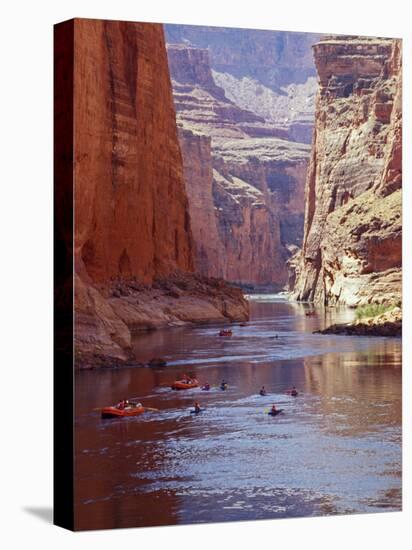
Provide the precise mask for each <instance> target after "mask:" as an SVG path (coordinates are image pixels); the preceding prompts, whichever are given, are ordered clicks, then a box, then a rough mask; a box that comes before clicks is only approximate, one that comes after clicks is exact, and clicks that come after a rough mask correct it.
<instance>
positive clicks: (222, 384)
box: [220, 380, 227, 391]
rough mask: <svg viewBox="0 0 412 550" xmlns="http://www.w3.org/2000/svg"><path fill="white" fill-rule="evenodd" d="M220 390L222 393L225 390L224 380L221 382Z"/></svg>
mask: <svg viewBox="0 0 412 550" xmlns="http://www.w3.org/2000/svg"><path fill="white" fill-rule="evenodd" d="M220 389H221V390H222V391H226V390H227V383H226V382H225V380H222V383H221V384H220Z"/></svg>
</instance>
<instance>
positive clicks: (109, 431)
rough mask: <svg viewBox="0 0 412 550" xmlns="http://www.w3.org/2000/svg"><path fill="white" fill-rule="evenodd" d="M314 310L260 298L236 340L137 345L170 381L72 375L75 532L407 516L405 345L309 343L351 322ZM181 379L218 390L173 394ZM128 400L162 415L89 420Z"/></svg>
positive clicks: (154, 339)
mask: <svg viewBox="0 0 412 550" xmlns="http://www.w3.org/2000/svg"><path fill="white" fill-rule="evenodd" d="M307 307H308V306H305V305H303V304H294V303H289V302H287V301H284V300H283V299H282V298H281V297H278V296H276V295H262V296H253V297H251V320H250V322H249V323H248V325H247V326H246V327H240V326H239V325H238V324H233V325H231V328H232V330H233V336H232V337H230V338H221V337H219V336H217V333H218V331H219V330H220V328H221V327H217V326H210V325H208V326H196V327H185V328H173V329H166V330H159V331H155V332H150V333H145V334H138V335H136V336H135V338H134V346H135V349H136V352H137V355H138V357H139V358H140V359H141V360H142V361H146V360H149V359H150V358H152V357H164V358H165V359H166V360H167V361H168V366H167V367H165V368H149V367H134V368H117V369H102V370H93V371H84V372H78V373H76V376H75V384H76V397H75V398H76V402H75V405H76V419H75V426H76V438H75V446H76V455H75V460H76V462H75V469H76V486H75V489H76V490H75V502H76V524H77V528H78V529H100V528H115V527H132V526H154V525H165V524H167V525H171V524H187V523H204V522H216V521H233V520H257V519H268V518H286V517H300V516H319V515H331V514H348V513H363V512H365V513H366V512H368V513H370V512H384V511H396V510H400V509H401V481H402V480H401V458H402V457H401V437H402V430H401V376H402V373H401V351H402V350H401V340H400V339H396V338H377V337H350V336H335V335H319V334H312V332H313V331H314V330H316V329H317V328H322V327H324V326H327V325H329V324H331V323H333V322H341V321H346V320H350V319H351V318H352V317H353V311H352V310H350V309H347V308H341V309H326V310H325V311H323V310H317V315H316V316H315V317H307V316H306V315H305V311H307V310H308V309H307ZM276 336H277V338H276ZM183 373H186V374H189V375H192V376H195V377H196V378H197V379H198V380H199V381H200V382H201V383H204V382H209V384H211V390H210V391H209V392H204V391H201V390H200V389H192V390H187V391H180V392H176V391H172V390H171V389H170V384H171V383H172V382H173V381H174V380H175V379H177V378H178V377H179V375H181V374H183ZM222 379H225V380H226V382H227V383H228V389H227V391H221V390H220V388H219V384H220V382H221V381H222ZM263 385H264V386H265V388H266V390H267V392H268V395H266V396H264V397H262V396H260V395H259V393H258V392H259V389H260V388H261V386H263ZM291 386H296V387H297V388H298V390H299V395H298V397H291V396H289V395H287V394H286V393H285V392H286V390H287V389H288V388H290V387H291ZM131 397H138V398H139V400H141V401H142V403H143V404H144V405H146V406H148V407H154V408H158V409H159V411H158V412H148V413H145V414H143V415H141V416H138V417H133V418H123V419H122V418H121V419H114V420H102V419H101V418H100V413H99V412H98V411H94V410H93V409H95V408H98V407H102V406H105V405H111V404H114V403H116V402H118V401H119V400H120V399H122V398H131ZM195 400H198V401H199V402H200V404H201V406H202V407H204V408H205V410H204V411H203V412H202V413H200V414H199V415H194V414H191V413H190V410H191V408H192V406H193V403H194V401H195ZM273 403H275V404H276V405H277V406H278V407H279V408H282V409H283V413H282V414H279V415H278V416H276V417H271V416H269V415H268V414H267V412H268V409H269V407H270V406H271V405H272V404H273Z"/></svg>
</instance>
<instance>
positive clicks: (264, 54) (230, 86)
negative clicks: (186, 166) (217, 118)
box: [166, 25, 320, 143]
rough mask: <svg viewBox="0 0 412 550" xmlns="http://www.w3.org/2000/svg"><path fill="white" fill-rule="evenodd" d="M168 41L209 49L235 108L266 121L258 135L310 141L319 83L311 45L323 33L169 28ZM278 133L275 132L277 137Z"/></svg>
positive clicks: (216, 76)
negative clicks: (237, 107) (269, 133)
mask: <svg viewBox="0 0 412 550" xmlns="http://www.w3.org/2000/svg"><path fill="white" fill-rule="evenodd" d="M166 36H167V41H168V42H169V43H173V44H175V43H185V44H186V46H193V47H195V48H203V49H204V50H206V49H208V51H209V53H210V58H211V67H212V70H213V78H214V81H215V82H216V84H217V85H218V86H220V87H221V88H223V89H224V92H225V95H226V97H227V98H228V99H229V100H231V101H232V102H233V103H235V104H236V105H237V106H239V107H241V108H243V109H246V110H248V111H250V112H252V113H254V114H255V115H257V116H259V117H262V118H264V119H265V121H266V123H265V125H262V126H260V125H257V124H256V125H254V132H255V133H254V134H252V133H251V132H252V128H250V131H249V135H253V136H254V137H256V136H259V135H268V134H267V133H266V132H267V128H268V124H269V123H270V126H271V127H272V128H271V130H270V132H271V135H275V136H277V137H281V138H284V139H289V140H294V141H299V142H304V143H310V142H311V138H312V128H313V122H314V111H315V94H316V90H317V83H316V79H315V75H316V71H315V67H314V64H313V58H312V52H311V46H312V44H314V43H315V42H317V41H318V40H319V39H320V35H316V34H311V33H294V32H280V31H277V32H275V31H265V30H254V29H232V28H220V27H198V26H191V25H166ZM275 132H276V133H275Z"/></svg>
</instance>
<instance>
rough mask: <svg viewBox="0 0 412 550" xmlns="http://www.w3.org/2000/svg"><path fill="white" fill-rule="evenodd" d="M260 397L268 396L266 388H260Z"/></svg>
mask: <svg viewBox="0 0 412 550" xmlns="http://www.w3.org/2000/svg"><path fill="white" fill-rule="evenodd" d="M259 395H262V396H263V395H266V390H265V386H262V387H261V388H260V391H259Z"/></svg>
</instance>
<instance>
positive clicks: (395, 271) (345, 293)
mask: <svg viewBox="0 0 412 550" xmlns="http://www.w3.org/2000/svg"><path fill="white" fill-rule="evenodd" d="M314 56H315V62H316V66H317V70H318V74H319V82H320V90H319V95H318V98H317V105H316V123H315V133H314V142H313V149H312V157H311V161H310V166H309V170H308V177H307V182H306V209H305V234H304V242H303V250H302V254H301V257H300V261H299V262H298V266H297V274H296V284H295V290H294V295H295V297H296V298H297V299H300V300H310V301H315V302H318V303H328V304H337V303H341V304H348V305H357V304H362V303H368V302H372V301H382V302H396V301H398V300H399V299H400V293H401V191H400V188H401V184H402V171H401V117H402V113H401V52H400V42H399V41H397V40H391V39H371V38H359V37H337V38H328V39H325V40H322V41H321V42H319V43H318V44H316V45H315V46H314Z"/></svg>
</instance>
